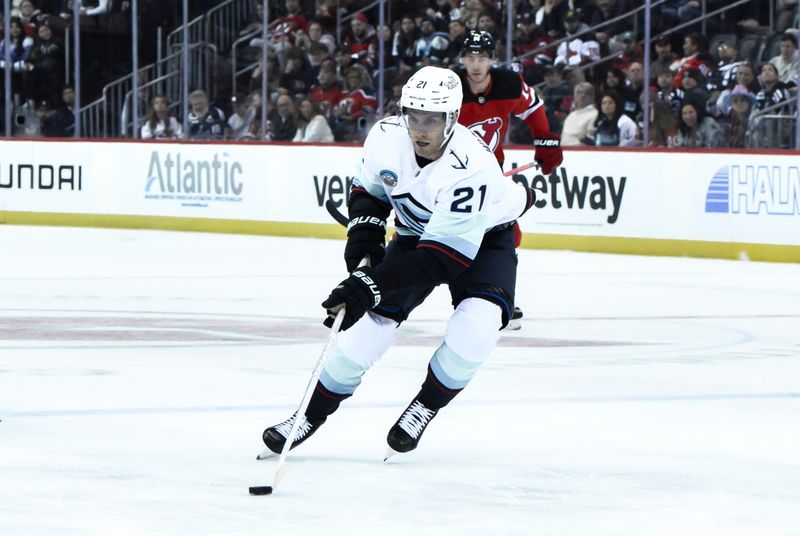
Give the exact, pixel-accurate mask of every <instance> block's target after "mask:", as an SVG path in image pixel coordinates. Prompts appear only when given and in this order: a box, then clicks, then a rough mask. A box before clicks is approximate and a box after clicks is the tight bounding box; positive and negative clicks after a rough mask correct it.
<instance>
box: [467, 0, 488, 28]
mask: <svg viewBox="0 0 800 536" xmlns="http://www.w3.org/2000/svg"><path fill="white" fill-rule="evenodd" d="M487 7H488V3H486V4H485V3H484V2H483V0H465V2H464V4H463V6H462V8H461V20H462V21H463V22H464V25H465V26H466V27H467V28H468V29H475V28H477V27H478V17H479V16H480V14H481V13H483V12H484V11H486V9H487Z"/></svg>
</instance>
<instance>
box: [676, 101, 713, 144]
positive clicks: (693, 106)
mask: <svg viewBox="0 0 800 536" xmlns="http://www.w3.org/2000/svg"><path fill="white" fill-rule="evenodd" d="M723 144H724V141H723V136H722V127H720V125H719V123H717V122H716V121H715V120H714V119H713V118H712V117H710V116H708V115H706V112H705V106H702V105H700V104H698V103H696V102H692V101H687V102H685V103H683V106H681V114H680V119H679V121H678V138H677V140H676V144H675V146H676V147H692V148H716V147H722V146H723Z"/></svg>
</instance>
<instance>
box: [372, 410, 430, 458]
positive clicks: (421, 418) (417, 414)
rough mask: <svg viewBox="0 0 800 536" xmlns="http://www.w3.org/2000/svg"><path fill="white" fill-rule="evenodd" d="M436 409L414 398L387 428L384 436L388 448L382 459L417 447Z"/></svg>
mask: <svg viewBox="0 0 800 536" xmlns="http://www.w3.org/2000/svg"><path fill="white" fill-rule="evenodd" d="M438 411H439V410H434V409H430V408H427V407H426V406H425V404H423V403H422V402H421V401H420V400H419V398H415V399H414V400H413V401H412V402H411V404H410V405H409V406H408V407H407V408H406V410H405V411H404V412H403V414H402V415H401V416H400V418H399V419H398V420H397V422H396V423H394V426H392V428H391V429H390V430H389V435H388V436H387V438H386V441H387V443H389V450H388V451H386V457H385V458H384V461H386V460H388V459H389V458H391V457H392V456H394V455H395V454H399V453H404V452H410V451H412V450H414V449H415V448H417V445H418V444H419V440H420V438H422V434H423V432H425V428H426V427H427V426H428V423H430V422H431V420H433V418H434V417H435V416H436V413H437V412H438Z"/></svg>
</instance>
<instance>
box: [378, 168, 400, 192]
mask: <svg viewBox="0 0 800 536" xmlns="http://www.w3.org/2000/svg"><path fill="white" fill-rule="evenodd" d="M380 175H381V180H382V181H383V184H385V185H386V186H388V187H389V188H394V187H395V186H397V174H396V173H395V172H394V171H391V170H388V169H382V170H381V173H380Z"/></svg>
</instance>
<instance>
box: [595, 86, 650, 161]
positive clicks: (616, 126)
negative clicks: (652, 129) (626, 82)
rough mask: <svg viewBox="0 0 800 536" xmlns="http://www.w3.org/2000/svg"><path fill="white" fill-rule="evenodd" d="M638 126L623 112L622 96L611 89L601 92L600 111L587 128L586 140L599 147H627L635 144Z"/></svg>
mask: <svg viewBox="0 0 800 536" xmlns="http://www.w3.org/2000/svg"><path fill="white" fill-rule="evenodd" d="M637 131H638V128H637V127H636V123H634V122H633V119H631V118H630V117H628V116H627V115H625V114H624V113H623V108H622V97H620V96H619V93H617V92H616V91H614V90H613V89H609V90H606V91H605V92H603V96H602V98H601V99H600V113H598V114H597V118H596V119H595V120H594V125H593V126H592V128H590V129H589V136H588V140H587V142H588V141H589V140H591V141H592V142H593V145H597V146H600V147H629V146H631V145H634V144H636V142H637V139H636V138H637V134H638V132H637Z"/></svg>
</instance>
